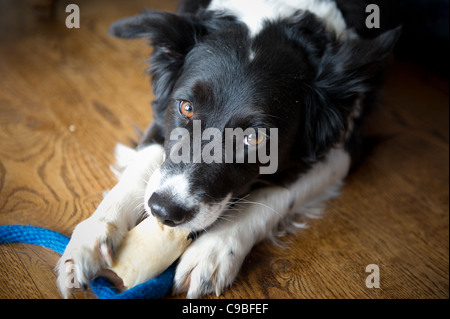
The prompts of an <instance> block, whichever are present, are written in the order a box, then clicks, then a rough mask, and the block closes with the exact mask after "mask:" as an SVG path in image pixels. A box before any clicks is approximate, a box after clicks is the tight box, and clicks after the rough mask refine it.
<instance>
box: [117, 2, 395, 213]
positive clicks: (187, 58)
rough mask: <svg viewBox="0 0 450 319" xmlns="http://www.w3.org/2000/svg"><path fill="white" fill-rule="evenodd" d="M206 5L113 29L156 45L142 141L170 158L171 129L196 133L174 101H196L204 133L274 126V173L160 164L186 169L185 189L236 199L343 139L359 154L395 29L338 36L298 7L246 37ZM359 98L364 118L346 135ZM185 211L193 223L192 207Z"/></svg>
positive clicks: (284, 178) (281, 178)
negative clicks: (152, 97) (355, 36)
mask: <svg viewBox="0 0 450 319" xmlns="http://www.w3.org/2000/svg"><path fill="white" fill-rule="evenodd" d="M208 2H209V1H192V0H191V1H185V2H184V3H183V5H182V6H181V7H180V10H179V11H178V13H177V14H171V13H165V12H159V11H145V12H143V13H142V14H141V15H138V16H136V17H131V18H126V19H123V20H120V21H117V22H116V23H114V24H113V25H112V26H111V29H110V33H111V34H113V35H115V36H118V37H122V38H145V39H148V40H150V42H151V44H152V45H153V47H154V51H153V54H152V57H151V59H150V63H151V66H150V68H149V72H150V74H151V76H152V82H153V89H154V95H155V100H154V102H153V111H154V112H153V114H154V121H153V123H152V124H151V125H150V126H149V128H148V129H147V131H146V133H145V135H144V138H143V139H142V141H141V143H140V145H141V146H144V145H147V144H150V143H154V142H156V143H161V144H163V143H164V144H165V148H166V154H167V155H168V154H169V152H170V149H171V147H172V146H173V142H171V141H169V139H168V134H169V133H170V131H171V130H172V129H173V128H175V127H184V128H186V129H188V130H189V131H190V132H192V120H186V119H185V118H183V117H181V116H180V114H179V113H178V110H177V105H178V104H177V103H179V101H180V100H188V101H190V102H192V103H193V105H194V106H195V115H194V119H200V120H201V121H202V128H203V129H204V128H206V127H215V128H219V129H224V128H226V127H232V128H234V127H242V128H244V129H245V128H248V127H254V128H260V127H265V128H278V129H279V155H278V160H279V166H278V171H277V173H276V174H274V175H267V176H266V175H264V176H262V175H259V173H258V164H232V166H230V165H231V164H205V163H201V164H196V165H195V167H194V166H192V165H189V164H174V163H171V162H169V161H166V162H165V163H164V164H163V166H164V167H165V168H166V169H171V170H173V171H176V172H180V171H183V170H186V169H190V174H191V175H192V181H191V182H192V185H191V190H192V192H193V194H195V195H196V196H203V197H202V200H204V201H205V202H214V201H218V200H220V199H222V198H223V197H224V196H225V195H226V194H228V193H232V194H233V197H239V196H242V195H244V194H246V193H247V192H249V190H250V189H251V188H252V187H255V185H261V184H260V183H261V182H262V183H263V184H264V183H266V182H270V183H288V181H289V180H290V179H291V178H296V177H297V176H298V174H300V173H301V172H302V171H304V170H306V169H308V167H309V166H310V165H311V164H313V163H315V162H317V161H320V160H321V159H322V158H323V157H324V156H325V155H326V154H327V152H328V151H329V150H330V148H331V147H333V146H334V145H336V144H337V143H340V142H341V143H344V144H345V145H346V147H347V149H348V150H349V152H351V153H355V152H356V151H357V150H358V149H359V144H360V128H361V127H362V123H363V118H364V116H365V113H366V111H367V109H368V108H369V107H370V105H365V104H372V103H373V101H374V100H375V96H376V89H377V86H378V83H379V80H380V76H381V72H382V69H383V64H384V62H385V60H386V57H387V56H388V54H389V53H390V52H391V50H392V48H393V46H394V44H395V42H396V40H397V38H398V36H399V33H400V30H399V29H394V30H391V31H388V32H385V33H383V34H381V35H379V36H378V37H375V38H373V39H353V40H345V41H338V40H337V39H336V37H335V35H334V34H332V33H329V32H327V31H326V30H325V26H324V25H323V23H322V22H321V21H319V20H318V19H317V18H316V17H315V16H314V15H313V14H311V13H309V12H303V11H299V12H296V13H293V15H292V16H291V17H290V18H287V19H284V20H280V21H275V22H270V23H267V24H266V25H265V27H264V29H263V30H262V32H261V33H260V34H259V35H257V36H256V37H255V38H254V39H251V38H249V36H248V31H247V29H246V26H245V25H243V24H241V23H239V22H238V21H236V19H235V18H234V17H232V16H226V15H224V14H223V13H214V12H208V11H205V10H204V8H205V7H206V6H207V4H208ZM251 51H253V52H255V57H254V59H253V60H252V61H250V59H249V54H250V52H251ZM357 101H359V102H358V103H360V104H361V106H362V109H361V113H360V117H357V118H355V119H354V122H353V123H352V125H353V127H352V129H353V131H352V133H351V134H348V136H347V138H346V139H345V140H344V139H343V137H344V136H345V134H346V132H347V130H348V129H349V127H348V124H349V123H348V119H349V117H350V116H351V114H352V112H353V111H354V109H355V103H356V102H357ZM186 214H189V216H188V217H187V219H190V218H192V215H194V214H195V212H189V213H186Z"/></svg>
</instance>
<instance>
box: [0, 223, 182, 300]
mask: <svg viewBox="0 0 450 319" xmlns="http://www.w3.org/2000/svg"><path fill="white" fill-rule="evenodd" d="M69 240H70V238H69V237H67V236H64V235H62V234H60V233H58V232H55V231H52V230H49V229H45V228H40V227H34V226H23V225H6V226H0V244H7V243H25V244H32V245H39V246H43V247H46V248H49V249H52V250H54V251H56V252H57V253H59V254H61V255H62V254H63V253H64V250H65V249H66V246H67V244H68V243H69ZM174 276H175V265H174V264H173V265H172V266H170V267H169V268H167V270H166V271H164V272H163V273H162V274H161V275H159V276H158V277H156V278H154V279H150V280H149V281H147V282H144V283H142V284H140V285H137V286H135V287H133V288H131V289H129V290H126V291H124V292H122V293H119V292H118V291H117V289H115V288H114V287H113V285H112V284H111V283H110V282H109V281H108V280H106V279H104V278H97V279H95V280H92V281H91V288H92V291H93V292H94V293H95V294H96V295H97V297H98V298H99V299H159V298H162V297H164V296H165V295H166V294H167V293H168V292H169V290H170V288H171V287H172V283H173V278H174Z"/></svg>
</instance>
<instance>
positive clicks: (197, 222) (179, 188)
mask: <svg viewBox="0 0 450 319" xmlns="http://www.w3.org/2000/svg"><path fill="white" fill-rule="evenodd" d="M165 175H166V174H165V172H164V170H161V169H158V170H156V171H155V172H154V173H153V175H152V176H151V177H150V179H149V181H148V184H147V188H146V191H145V199H144V201H145V210H146V211H147V212H148V213H149V214H151V210H150V207H149V206H148V200H149V198H150V197H151V195H152V194H153V193H154V192H156V191H157V192H158V193H162V194H163V193H164V194H170V200H172V201H174V202H175V203H177V204H178V205H179V206H181V207H184V208H185V209H186V210H187V211H188V210H195V212H196V213H195V215H194V216H193V218H192V219H191V220H189V221H188V222H186V223H185V224H183V225H180V226H182V227H184V228H188V229H190V230H192V231H198V230H203V229H205V228H207V227H208V226H210V225H211V224H213V223H214V222H215V221H216V220H217V218H219V216H220V215H221V214H222V213H223V211H224V210H225V209H226V208H227V207H228V202H229V200H230V198H231V194H228V195H227V196H225V198H223V199H222V200H221V201H220V202H218V203H212V204H209V203H205V202H202V201H201V200H199V198H198V196H196V194H195V193H193V192H192V190H191V187H190V180H189V175H190V174H189V170H188V171H186V172H183V173H181V174H177V175H171V176H167V177H166V176H165Z"/></svg>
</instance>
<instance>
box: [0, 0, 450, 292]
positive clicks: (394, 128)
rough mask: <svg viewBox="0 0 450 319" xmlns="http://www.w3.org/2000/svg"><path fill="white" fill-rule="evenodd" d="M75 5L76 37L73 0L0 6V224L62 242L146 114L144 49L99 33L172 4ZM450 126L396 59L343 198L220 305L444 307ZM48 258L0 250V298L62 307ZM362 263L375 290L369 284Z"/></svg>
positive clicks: (437, 88)
mask: <svg viewBox="0 0 450 319" xmlns="http://www.w3.org/2000/svg"><path fill="white" fill-rule="evenodd" d="M75 2H76V3H78V4H79V6H80V8H81V15H82V16H81V28H80V29H67V28H66V27H65V25H64V21H65V17H66V13H65V12H64V8H65V6H66V5H67V4H68V3H69V2H68V1H58V2H57V6H56V11H55V15H54V17H53V18H52V19H39V18H37V16H36V14H35V12H33V11H32V9H31V8H30V6H29V3H28V2H27V1H9V2H5V1H3V2H2V3H1V6H3V7H1V8H0V9H2V10H0V21H1V23H0V24H1V26H3V27H2V28H0V74H1V75H2V80H1V81H0V224H23V225H28V224H31V225H34V226H40V227H47V228H50V229H53V230H56V231H59V232H62V233H64V234H66V235H70V234H71V232H72V230H73V228H74V227H75V225H76V224H77V223H79V222H80V221H82V220H83V219H85V218H87V217H88V216H89V215H90V214H91V213H92V212H93V211H94V210H95V208H96V206H97V205H98V203H99V202H100V201H101V198H102V193H103V191H105V190H107V189H109V188H111V187H112V186H113V185H114V183H115V179H114V176H113V174H112V173H111V172H110V170H109V165H110V164H111V163H112V162H113V149H114V145H115V144H116V143H117V142H122V143H124V144H128V145H131V144H132V143H133V142H135V141H136V132H135V129H134V126H136V127H139V128H141V129H144V128H145V126H146V125H147V124H148V122H149V121H150V120H151V118H152V114H151V110H150V107H149V105H150V102H151V99H152V96H151V94H150V90H149V89H150V85H149V82H148V77H147V76H146V75H145V74H144V70H145V68H146V63H145V59H146V57H147V56H148V55H149V53H150V52H151V49H150V48H149V47H148V46H147V45H146V44H145V43H144V42H141V41H124V40H119V39H114V38H112V37H110V36H109V35H108V34H107V29H108V26H109V25H110V23H112V22H113V21H114V20H116V19H119V18H121V17H125V16H129V15H133V14H136V13H138V12H139V11H141V10H142V9H144V8H146V7H147V8H157V9H163V10H174V8H175V1H166V0H164V1H162V0H153V1H152V0H148V1H139V0H133V1H127V2H123V1H118V0H114V1H106V0H102V1H88V0H84V1H75ZM125 3H126V4H125ZM5 12H8V14H7V15H6V14H5ZM5 25H6V26H7V28H6V27H5ZM448 119H449V114H448V80H446V79H443V78H440V77H438V76H436V75H434V74H433V73H431V72H429V71H427V70H425V69H422V68H420V67H418V66H415V65H413V64H410V63H408V62H405V61H401V60H396V59H393V60H392V61H391V63H390V65H389V69H388V72H387V76H386V83H385V84H384V87H383V96H382V100H381V103H380V108H379V110H378V112H377V113H376V115H374V117H373V119H372V121H371V123H370V129H369V131H370V134H371V137H372V138H373V140H375V141H377V142H376V143H375V144H374V146H373V148H372V149H371V151H370V155H369V156H368V157H367V158H366V159H365V160H364V161H363V162H362V163H361V165H359V167H358V168H357V169H355V170H354V171H353V172H352V173H351V174H350V176H349V177H348V179H347V180H346V184H345V186H344V188H343V189H342V194H341V196H340V197H338V198H336V199H334V200H331V201H329V202H328V203H327V207H326V209H325V212H324V214H323V215H322V217H321V218H317V219H310V220H307V222H308V224H309V227H308V228H306V229H305V230H303V231H302V232H301V233H299V234H295V235H294V234H291V235H287V236H286V237H285V238H284V239H282V240H281V244H282V245H284V247H279V246H276V245H274V244H273V243H271V242H263V243H261V244H259V245H257V246H256V247H255V248H254V249H253V250H252V252H251V253H250V255H249V256H248V257H247V258H246V260H245V262H244V265H243V268H242V271H241V272H240V274H239V276H238V279H237V280H236V282H235V284H234V285H233V286H232V287H231V288H230V289H229V290H227V291H226V292H225V293H224V294H223V295H222V296H221V297H220V298H368V299H372V298H448V297H449V294H448V291H449V290H448V289H449V286H448V283H449V271H448V269H449V263H448V261H449V227H448V226H449V218H448V217H449V170H448V166H449V165H448V164H449V139H448V132H449V125H448ZM57 259H58V255H57V254H56V253H54V252H51V251H48V250H46V249H44V248H41V247H34V246H28V245H23V244H8V245H2V246H0V298H59V295H58V291H57V289H56V285H55V280H56V276H55V273H54V271H53V269H54V266H55V264H56V261H57ZM370 264H376V265H378V266H379V269H380V288H378V289H376V288H372V289H369V288H367V287H366V278H367V276H369V275H370V273H367V272H366V267H367V266H368V265H370ZM74 298H94V295H93V294H92V292H90V291H86V292H77V293H75V294H74ZM208 298H216V297H215V296H209V297H208Z"/></svg>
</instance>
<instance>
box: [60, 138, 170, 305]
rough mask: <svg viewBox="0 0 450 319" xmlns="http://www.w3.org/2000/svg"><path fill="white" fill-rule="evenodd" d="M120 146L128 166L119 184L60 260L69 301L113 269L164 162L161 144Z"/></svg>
mask: <svg viewBox="0 0 450 319" xmlns="http://www.w3.org/2000/svg"><path fill="white" fill-rule="evenodd" d="M120 147H121V148H122V149H120ZM120 147H118V148H116V153H118V154H116V157H117V161H118V164H119V166H125V165H126V164H127V163H128V165H127V166H126V168H125V169H124V170H123V172H121V173H120V172H119V174H118V175H119V176H120V180H119V182H118V183H117V185H116V186H115V187H114V188H113V189H112V190H111V191H109V192H108V193H107V194H106V196H105V198H104V199H103V201H102V202H101V203H100V205H99V206H98V208H97V210H96V211H95V212H94V213H93V215H92V216H91V217H89V218H88V219H86V220H85V221H83V222H81V223H80V224H78V225H77V226H76V227H75V229H74V231H73V234H72V238H71V240H70V242H69V244H68V246H67V247H66V250H65V252H64V254H63V255H62V257H61V259H60V260H59V261H58V264H57V271H58V287H59V290H60V291H61V294H62V295H63V296H64V297H66V298H67V297H68V295H69V293H70V290H71V288H78V287H80V286H86V285H87V284H88V283H89V280H91V279H92V278H94V277H95V276H96V275H97V273H98V271H99V270H100V269H101V268H103V267H104V266H106V265H108V266H111V264H112V256H113V254H114V252H115V250H116V248H117V247H118V246H119V244H120V242H121V241H122V239H123V237H124V236H125V234H126V233H127V232H128V230H129V229H131V228H132V227H134V226H135V225H136V223H137V222H138V220H139V218H140V217H141V214H142V212H143V211H144V193H145V188H146V185H147V181H148V180H149V178H150V176H151V174H152V173H153V171H154V170H155V169H157V168H158V167H159V166H160V165H161V163H162V159H163V154H164V151H163V148H162V146H161V145H158V144H153V145H150V146H147V147H145V148H143V149H142V150H140V151H138V152H136V151H134V150H132V149H128V148H126V147H125V146H120ZM119 171H120V170H119Z"/></svg>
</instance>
